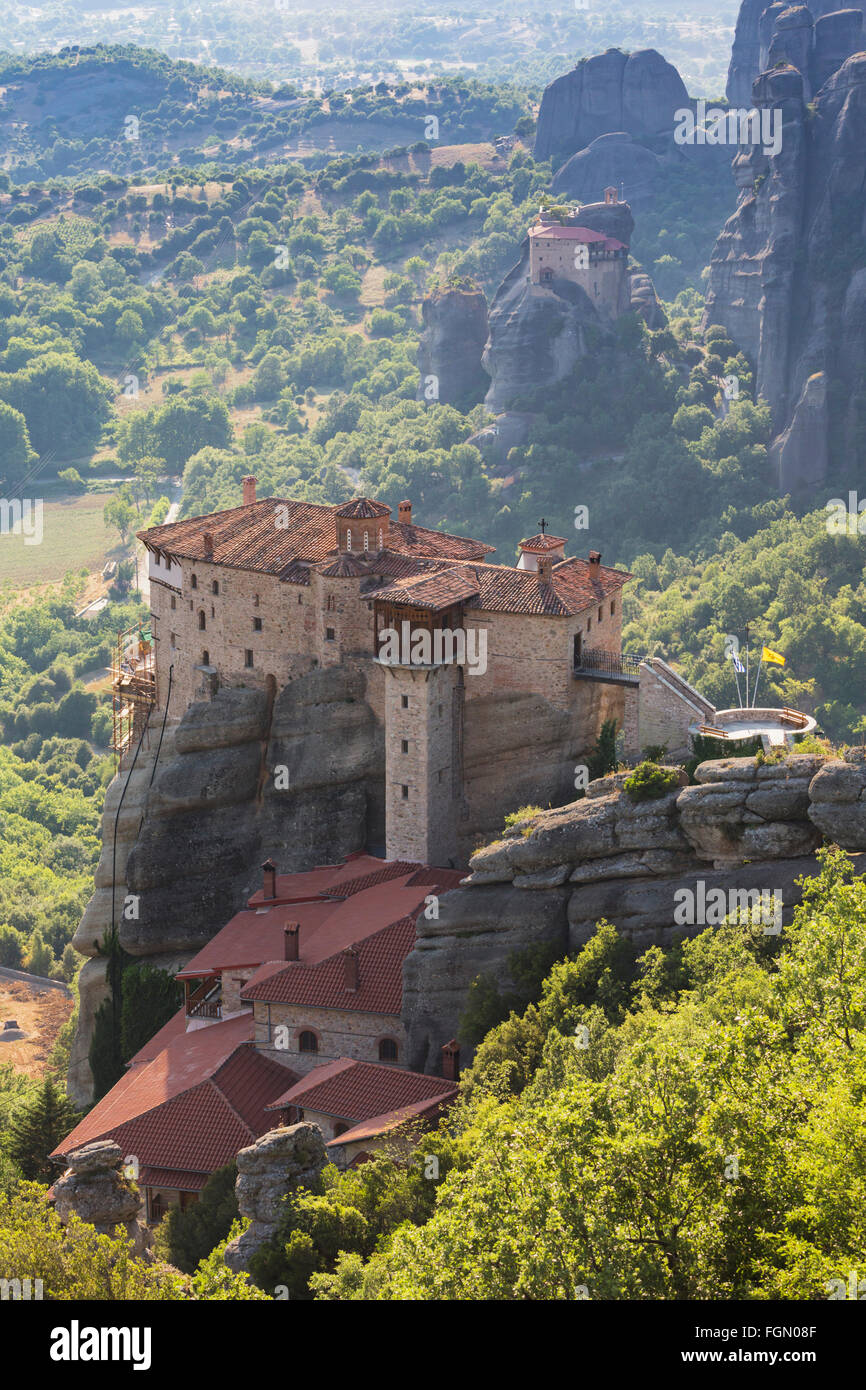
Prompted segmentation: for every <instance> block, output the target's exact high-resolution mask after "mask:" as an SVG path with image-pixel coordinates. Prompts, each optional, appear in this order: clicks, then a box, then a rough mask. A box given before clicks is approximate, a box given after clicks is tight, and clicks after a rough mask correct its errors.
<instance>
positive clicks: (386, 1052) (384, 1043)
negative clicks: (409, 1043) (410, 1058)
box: [379, 1038, 397, 1062]
mask: <svg viewBox="0 0 866 1390" xmlns="http://www.w3.org/2000/svg"><path fill="white" fill-rule="evenodd" d="M396 1060H397V1044H396V1043H395V1041H394V1039H393V1038H382V1040H381V1041H380V1043H379V1061H380V1062H396Z"/></svg>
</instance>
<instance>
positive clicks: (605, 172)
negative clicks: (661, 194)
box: [551, 130, 664, 209]
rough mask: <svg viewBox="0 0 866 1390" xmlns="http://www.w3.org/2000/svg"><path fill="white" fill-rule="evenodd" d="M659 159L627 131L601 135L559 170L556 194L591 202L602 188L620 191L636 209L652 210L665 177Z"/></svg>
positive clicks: (661, 161)
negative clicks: (609, 187)
mask: <svg viewBox="0 0 866 1390" xmlns="http://www.w3.org/2000/svg"><path fill="white" fill-rule="evenodd" d="M663 167H664V166H663V160H662V158H661V156H660V155H658V154H655V153H654V152H653V151H652V150H650V149H647V147H646V146H645V145H640V144H638V142H637V141H636V140H633V139H632V137H631V136H630V135H629V134H627V132H626V131H624V130H619V131H613V132H611V133H610V134H608V135H599V136H597V138H596V139H595V140H593V141H592V142H591V143H590V144H589V145H587V147H586V148H585V149H581V150H578V152H577V153H576V154H573V155H572V156H571V158H570V159H567V160H566V161H565V163H564V164H563V165H562V167H561V168H560V169H558V170H557V172H556V174H555V176H554V179H553V183H552V185H551V187H552V189H553V192H554V193H557V194H565V195H566V196H567V197H569V198H574V199H576V200H577V202H579V203H588V202H591V201H592V200H593V199H594V198H596V197H597V196H598V190H599V189H600V188H606V187H608V186H611V187H613V188H616V189H621V190H622V191H623V195H624V196H626V197H627V198H628V201H629V204H630V205H631V206H632V207H633V208H635V209H638V208H651V207H652V203H653V199H654V198H655V196H656V193H657V191H658V187H659V183H660V180H661V177H662V173H663Z"/></svg>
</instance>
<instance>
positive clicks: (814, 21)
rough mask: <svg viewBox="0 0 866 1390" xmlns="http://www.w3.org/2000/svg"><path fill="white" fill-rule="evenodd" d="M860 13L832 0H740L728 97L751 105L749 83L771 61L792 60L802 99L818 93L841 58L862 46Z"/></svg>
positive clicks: (741, 103) (734, 103)
mask: <svg viewBox="0 0 866 1390" xmlns="http://www.w3.org/2000/svg"><path fill="white" fill-rule="evenodd" d="M862 28H863V14H862V10H861V9H860V7H859V6H857V7H853V6H852V7H850V8H843V7H842V6H840V5H838V4H835V3H834V0H811V3H810V4H809V6H808V7H807V6H805V5H783V4H781V3H776V4H771V5H768V4H767V0H743V3H742V5H741V6H740V13H739V16H738V18H737V27H736V31H735V34H734V43H733V47H732V49H731V62H730V66H729V68H728V86H727V96H728V101H729V102H730V103H731V105H732V106H745V107H748V106H751V103H752V83H753V82H754V81H755V78H756V77H757V76H758V74H759V73H761V72H765V71H766V70H767V68H771V67H774V66H775V65H776V63H779V62H785V63H791V64H792V65H793V66H794V67H796V68H797V69H798V71H799V72H800V73H801V74H802V75H803V78H804V79H805V82H806V86H807V96H806V99H807V100H809V98H810V96H811V94H812V93H813V92H817V91H819V90H820V88H821V87H822V86H823V85H824V83H825V82H826V81H827V78H828V77H831V76H832V75H833V73H834V72H836V71H837V69H838V68H840V67H841V66H842V64H843V63H844V62H845V59H846V58H849V57H850V56H851V54H852V53H857V52H859V51H860V49H861V48H862Z"/></svg>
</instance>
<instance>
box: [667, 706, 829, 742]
mask: <svg viewBox="0 0 866 1390" xmlns="http://www.w3.org/2000/svg"><path fill="white" fill-rule="evenodd" d="M816 727H817V725H816V721H815V720H814V719H813V718H812V716H811V715H810V714H803V712H802V711H801V710H796V709H788V708H787V707H785V708H783V709H756V708H746V709H721V710H716V711H715V713H714V714H713V715H712V717H711V718H708V719H707V720H704V721H698V722H696V723H694V724H691V725H690V726H689V733H690V734H691V736H692V738H695V737H698V738H717V739H724V740H725V741H726V742H729V743H732V744H737V743H751V742H753V741H754V740H755V739H758V738H759V739H760V740H761V742H762V743H763V745H764V748H765V749H768V750H769V749H770V748H793V746H794V741H795V738H796V736H797V735H798V734H811V733H812V732H813V731H814V729H815V728H816Z"/></svg>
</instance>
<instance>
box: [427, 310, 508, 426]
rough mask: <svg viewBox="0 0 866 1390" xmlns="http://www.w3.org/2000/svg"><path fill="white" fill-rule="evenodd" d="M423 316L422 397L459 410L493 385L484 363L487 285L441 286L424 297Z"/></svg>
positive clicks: (478, 398)
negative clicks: (473, 287)
mask: <svg viewBox="0 0 866 1390" xmlns="http://www.w3.org/2000/svg"><path fill="white" fill-rule="evenodd" d="M421 321H422V323H423V326H424V328H423V333H422V335H421V343H420V347H419V352H418V365H419V367H420V369H421V384H420V387H419V391H418V397H419V399H420V400H438V401H441V402H442V403H443V405H455V406H457V407H459V408H460V409H461V410H468V409H470V408H471V407H472V406H473V405H477V404H478V402H479V401H481V400H483V399H484V395H485V393H486V391H487V388H488V387H489V385H490V378H489V377H488V375H487V373H486V372H485V371H484V369H483V367H482V366H481V354H482V352H483V351H484V344H485V343H486V342H487V300H486V299H485V297H484V293H483V291H482V290H474V291H471V290H463V289H455V288H448V289H445V290H438V291H437V292H436V293H434V294H430V295H428V296H427V298H426V299H425V300H424V301H423V302H422V304H421ZM434 391H435V394H432V393H433V392H434Z"/></svg>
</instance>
